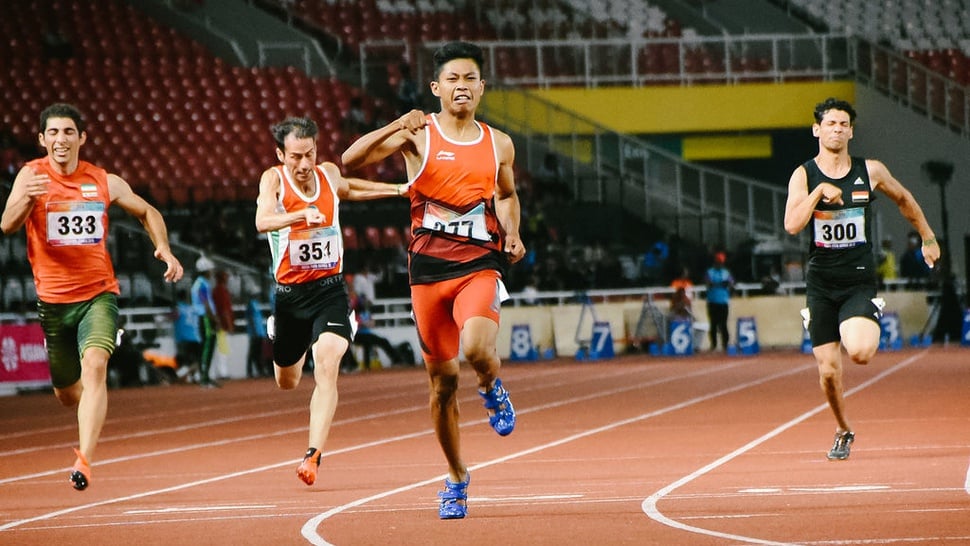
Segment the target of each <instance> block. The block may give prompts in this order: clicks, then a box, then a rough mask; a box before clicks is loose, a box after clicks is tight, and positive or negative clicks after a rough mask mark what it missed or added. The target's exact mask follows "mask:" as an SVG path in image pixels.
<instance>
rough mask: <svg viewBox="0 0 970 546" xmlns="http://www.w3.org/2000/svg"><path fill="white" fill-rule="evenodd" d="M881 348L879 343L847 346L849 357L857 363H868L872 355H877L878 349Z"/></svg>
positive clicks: (846, 350)
mask: <svg viewBox="0 0 970 546" xmlns="http://www.w3.org/2000/svg"><path fill="white" fill-rule="evenodd" d="M878 349H879V344H878V343H872V344H869V343H867V344H865V345H862V346H855V347H849V346H846V348H845V352H846V354H848V355H849V359H851V360H852V362H854V363H856V364H868V363H869V361H870V360H872V357H874V356H876V351H877V350H878Z"/></svg>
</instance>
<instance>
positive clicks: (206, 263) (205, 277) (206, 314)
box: [192, 255, 220, 389]
mask: <svg viewBox="0 0 970 546" xmlns="http://www.w3.org/2000/svg"><path fill="white" fill-rule="evenodd" d="M215 268H216V264H215V263H213V261H212V260H210V259H209V258H208V257H206V256H205V255H203V256H199V259H198V260H196V261H195V280H194V281H193V282H192V305H193V306H195V308H196V310H197V312H198V314H199V335H200V336H201V337H202V352H201V354H200V356H199V385H200V386H202V388H206V389H211V388H217V387H219V386H220V385H219V383H217V382H216V381H215V380H213V379H212V360H213V358H214V357H215V351H216V342H217V339H216V338H217V332H218V330H219V313H218V311H217V310H216V303H215V301H214V300H213V298H212V281H211V277H212V271H213V270H215Z"/></svg>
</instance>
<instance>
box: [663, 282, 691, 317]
mask: <svg viewBox="0 0 970 546" xmlns="http://www.w3.org/2000/svg"><path fill="white" fill-rule="evenodd" d="M667 319H668V320H670V321H675V320H694V310H693V307H692V305H691V301H690V295H689V294H688V293H687V289H686V288H684V287H683V286H678V287H677V288H675V289H674V293H673V295H671V296H670V310H669V311H668V312H667Z"/></svg>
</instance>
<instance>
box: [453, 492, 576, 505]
mask: <svg viewBox="0 0 970 546" xmlns="http://www.w3.org/2000/svg"><path fill="white" fill-rule="evenodd" d="M469 498H470V499H472V500H475V501H478V502H523V501H525V502H526V503H530V502H534V501H546V500H563V499H581V498H583V495H579V494H575V493H573V494H564V495H510V496H507V497H469Z"/></svg>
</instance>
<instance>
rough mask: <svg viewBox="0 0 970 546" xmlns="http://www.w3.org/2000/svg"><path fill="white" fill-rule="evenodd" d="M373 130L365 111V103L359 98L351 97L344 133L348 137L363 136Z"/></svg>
mask: <svg viewBox="0 0 970 546" xmlns="http://www.w3.org/2000/svg"><path fill="white" fill-rule="evenodd" d="M371 129H373V124H372V123H371V120H370V117H369V116H368V114H367V111H366V110H364V101H363V99H361V98H360V97H359V96H353V97H350V110H348V111H347V112H346V117H344V132H345V133H347V134H348V135H362V134H364V133H366V132H368V131H370V130H371Z"/></svg>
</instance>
